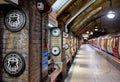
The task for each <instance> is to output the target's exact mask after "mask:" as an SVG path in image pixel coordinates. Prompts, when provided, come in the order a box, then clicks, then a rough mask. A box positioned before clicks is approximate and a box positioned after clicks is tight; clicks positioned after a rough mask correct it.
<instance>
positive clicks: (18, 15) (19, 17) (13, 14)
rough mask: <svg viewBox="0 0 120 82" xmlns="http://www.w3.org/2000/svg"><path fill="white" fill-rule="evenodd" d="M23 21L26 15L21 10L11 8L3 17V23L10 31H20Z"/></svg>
mask: <svg viewBox="0 0 120 82" xmlns="http://www.w3.org/2000/svg"><path fill="white" fill-rule="evenodd" d="M25 22H26V16H25V13H24V12H23V11H19V10H11V11H9V12H8V13H7V15H6V17H5V25H6V27H7V28H8V29H9V30H10V31H12V32H17V31H20V30H21V29H22V28H23V27H24V25H25Z"/></svg>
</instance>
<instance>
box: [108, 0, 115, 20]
mask: <svg viewBox="0 0 120 82" xmlns="http://www.w3.org/2000/svg"><path fill="white" fill-rule="evenodd" d="M109 1H110V8H111V9H112V0H109ZM107 17H108V18H109V19H113V18H115V12H114V11H112V10H110V11H109V12H108V13H107Z"/></svg>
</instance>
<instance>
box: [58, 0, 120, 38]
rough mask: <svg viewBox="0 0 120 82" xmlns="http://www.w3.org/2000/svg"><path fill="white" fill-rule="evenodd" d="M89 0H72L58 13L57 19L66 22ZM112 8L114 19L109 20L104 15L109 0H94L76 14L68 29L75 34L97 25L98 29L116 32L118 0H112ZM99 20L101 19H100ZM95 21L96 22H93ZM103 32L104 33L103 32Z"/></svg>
mask: <svg viewBox="0 0 120 82" xmlns="http://www.w3.org/2000/svg"><path fill="white" fill-rule="evenodd" d="M89 1H90V0H73V1H72V3H70V4H68V6H66V7H65V8H64V9H63V10H61V12H60V13H58V16H57V19H58V20H62V21H64V22H65V23H66V24H67V22H68V21H69V20H70V19H71V18H72V17H73V16H74V15H75V14H76V13H77V12H78V11H79V10H80V9H81V8H82V7H84V6H85V5H86V4H87V3H88V2H89ZM112 3H113V9H115V10H114V11H115V12H116V15H117V16H116V19H113V20H109V19H107V18H106V16H102V15H105V14H106V13H107V12H108V11H109V0H96V1H95V2H94V3H93V4H92V5H91V6H90V7H88V8H87V9H85V10H84V11H83V12H82V13H80V15H78V16H77V17H76V18H75V19H74V20H73V21H72V22H71V23H70V24H69V25H68V27H69V30H71V31H72V32H74V33H75V34H76V35H77V36H80V35H81V34H83V33H85V32H86V31H87V30H93V29H94V27H95V26H96V25H97V26H98V27H99V29H101V28H104V29H105V31H106V33H116V32H119V31H120V25H119V24H120V16H119V14H117V13H120V0H112ZM100 20H101V21H100ZM94 21H96V23H95V22H94ZM103 34H104V33H103Z"/></svg>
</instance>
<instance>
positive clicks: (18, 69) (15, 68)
mask: <svg viewBox="0 0 120 82" xmlns="http://www.w3.org/2000/svg"><path fill="white" fill-rule="evenodd" d="M3 63H4V69H5V71H6V72H7V73H8V74H9V75H11V76H19V75H20V74H21V73H23V71H24V69H25V61H24V58H23V57H22V55H21V54H18V53H16V52H11V53H9V54H8V55H6V56H5V58H4V61H3Z"/></svg>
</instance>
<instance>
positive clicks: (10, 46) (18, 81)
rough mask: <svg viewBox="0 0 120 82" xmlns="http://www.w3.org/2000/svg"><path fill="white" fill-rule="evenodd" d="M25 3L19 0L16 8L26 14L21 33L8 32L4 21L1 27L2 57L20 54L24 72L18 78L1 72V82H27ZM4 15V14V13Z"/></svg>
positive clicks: (27, 39)
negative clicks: (13, 53)
mask: <svg viewBox="0 0 120 82" xmlns="http://www.w3.org/2000/svg"><path fill="white" fill-rule="evenodd" d="M26 3H27V1H24V3H23V1H22V0H21V2H20V5H19V6H18V7H19V8H20V9H23V11H24V12H25V14H26V24H25V26H24V28H23V29H22V30H21V31H19V32H16V33H13V32H11V31H9V30H8V29H7V28H6V26H5V23H4V20H2V23H3V25H2V26H1V27H2V28H4V33H3V36H4V37H3V38H4V39H3V54H2V57H3V58H4V57H5V56H6V55H7V54H8V53H10V52H18V53H20V54H21V55H22V56H23V57H24V60H25V70H24V72H23V73H22V74H21V75H20V76H17V77H12V76H10V75H8V74H7V73H6V72H5V71H4V70H3V71H2V82H28V75H29V20H28V19H29V18H28V10H27V6H28V5H26ZM21 4H22V5H21ZM12 9H14V8H12ZM10 10H11V9H9V10H8V11H10ZM3 11H4V10H3ZM8 11H7V12H8ZM4 13H5V14H6V12H4ZM4 17H5V16H3V18H4Z"/></svg>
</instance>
